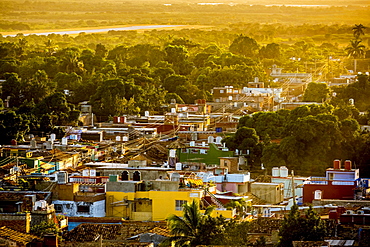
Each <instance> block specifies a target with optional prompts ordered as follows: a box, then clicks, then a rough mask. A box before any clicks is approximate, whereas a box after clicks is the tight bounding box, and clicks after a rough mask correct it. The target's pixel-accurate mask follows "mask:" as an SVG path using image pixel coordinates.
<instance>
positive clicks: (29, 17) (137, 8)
mask: <svg viewBox="0 0 370 247" xmlns="http://www.w3.org/2000/svg"><path fill="white" fill-rule="evenodd" d="M210 2H213V3H224V4H217V5H199V4H198V3H210ZM232 3H233V4H231V2H223V1H195V0H179V1H165V0H163V1H154V0H145V1H132V0H128V1H126V0H125V1H123V0H122V1H117V0H105V1H101V0H80V1H73V0H66V1H53V0H38V1H24V0H12V1H1V2H0V9H1V11H0V31H1V32H2V33H4V34H5V33H14V32H22V33H25V32H30V31H36V30H59V29H84V28H90V27H106V26H122V25H192V26H199V25H200V26H213V28H215V29H222V28H225V27H227V26H229V25H233V24H235V25H237V24H239V23H260V24H276V23H280V24H282V25H302V24H325V25H326V24H328V25H333V24H336V25H354V24H358V23H362V24H364V25H365V26H369V24H370V21H369V16H370V7H369V6H370V4H369V2H368V1H350V6H347V5H348V4H349V2H348V1H342V0H339V1H320V0H316V1H307V0H302V1H288V0H280V1H274V2H273V3H272V1H267V0H265V1H263V0H262V1H256V0H252V1H240V0H237V1H232ZM271 4H274V5H281V4H286V5H288V4H294V5H299V4H301V5H334V6H333V7H319V8H318V7H316V8H314V7H310V8H306V7H288V6H265V5H271Z"/></svg>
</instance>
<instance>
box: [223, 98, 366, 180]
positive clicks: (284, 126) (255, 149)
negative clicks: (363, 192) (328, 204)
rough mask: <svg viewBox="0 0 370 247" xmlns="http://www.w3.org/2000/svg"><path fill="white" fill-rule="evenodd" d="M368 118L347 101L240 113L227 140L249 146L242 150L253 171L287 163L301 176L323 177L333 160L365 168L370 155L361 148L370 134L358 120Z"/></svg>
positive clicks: (239, 146)
mask: <svg viewBox="0 0 370 247" xmlns="http://www.w3.org/2000/svg"><path fill="white" fill-rule="evenodd" d="M365 118H366V119H367V120H368V119H369V116H368V114H367V115H365V116H361V117H360V115H359V113H358V110H357V109H356V108H355V107H354V106H351V105H349V104H347V105H338V106H336V107H334V106H333V105H330V104H322V105H317V104H312V105H307V106H301V107H298V108H296V109H294V110H291V111H289V110H278V111H276V112H257V113H254V114H252V115H250V116H249V115H246V116H244V117H242V118H241V119H240V121H239V126H238V130H237V132H236V133H235V134H234V135H231V136H229V137H227V138H225V139H224V140H223V142H225V144H226V146H227V147H229V148H230V149H231V150H236V149H238V150H249V152H248V153H246V152H245V151H244V152H242V153H243V154H244V155H245V156H246V157H247V160H248V165H249V166H250V168H251V169H255V168H257V167H259V166H260V163H261V162H262V163H263V164H264V165H265V167H267V168H269V169H271V168H272V167H273V166H279V165H285V166H287V167H288V168H289V169H294V170H295V171H296V173H298V174H302V175H309V174H311V175H313V174H316V175H320V174H323V172H324V171H325V169H326V168H327V167H330V166H331V165H332V161H333V160H334V159H343V160H344V159H350V160H352V161H354V162H355V163H356V164H357V165H358V166H359V167H362V168H365V167H367V166H368V165H367V164H368V163H369V161H370V156H369V155H365V156H363V155H359V152H361V150H363V151H362V152H364V151H365V150H367V149H368V148H367V147H366V143H367V141H366V140H367V138H368V134H366V133H362V132H361V131H360V126H359V123H358V121H364V119H365ZM367 152H368V151H366V152H365V153H367ZM367 172H368V169H366V172H365V170H363V173H362V174H363V175H365V174H368V173H367Z"/></svg>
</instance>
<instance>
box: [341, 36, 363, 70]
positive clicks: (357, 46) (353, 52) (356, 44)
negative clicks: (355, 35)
mask: <svg viewBox="0 0 370 247" xmlns="http://www.w3.org/2000/svg"><path fill="white" fill-rule="evenodd" d="M361 42H362V41H361V40H358V39H356V40H351V43H350V44H349V46H348V47H347V48H346V49H345V50H346V51H347V54H348V57H353V59H354V60H353V61H354V62H353V70H354V72H356V71H357V59H358V58H361V57H363V56H364V54H365V46H364V45H362V44H361Z"/></svg>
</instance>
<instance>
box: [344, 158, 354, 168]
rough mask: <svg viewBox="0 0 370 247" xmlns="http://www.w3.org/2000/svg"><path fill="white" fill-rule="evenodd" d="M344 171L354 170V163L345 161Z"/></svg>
mask: <svg viewBox="0 0 370 247" xmlns="http://www.w3.org/2000/svg"><path fill="white" fill-rule="evenodd" d="M344 169H346V170H352V161H350V160H346V161H344Z"/></svg>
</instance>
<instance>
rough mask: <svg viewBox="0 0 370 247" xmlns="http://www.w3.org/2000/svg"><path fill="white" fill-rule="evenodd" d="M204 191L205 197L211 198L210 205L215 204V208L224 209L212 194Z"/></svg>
mask: <svg viewBox="0 0 370 247" xmlns="http://www.w3.org/2000/svg"><path fill="white" fill-rule="evenodd" d="M204 191H205V195H206V196H209V197H210V198H211V201H212V203H213V204H215V205H216V206H217V208H220V209H225V207H224V205H223V204H222V203H221V202H220V201H219V200H218V199H217V198H216V197H215V195H214V194H212V193H211V192H209V191H208V190H207V189H206V190H204Z"/></svg>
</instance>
